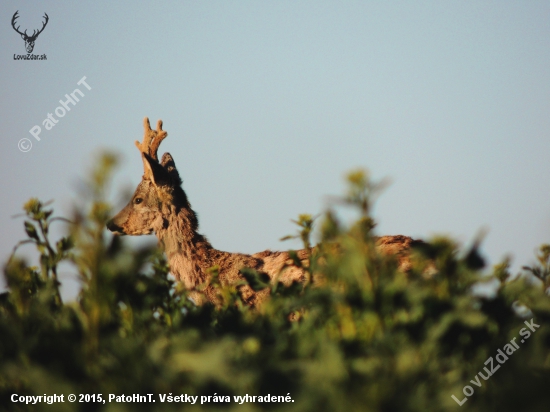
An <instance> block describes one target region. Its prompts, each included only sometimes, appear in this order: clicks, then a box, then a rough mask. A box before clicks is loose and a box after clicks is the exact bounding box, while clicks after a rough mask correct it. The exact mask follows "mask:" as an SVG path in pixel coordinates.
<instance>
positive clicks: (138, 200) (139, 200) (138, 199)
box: [134, 197, 143, 205]
mask: <svg viewBox="0 0 550 412" xmlns="http://www.w3.org/2000/svg"><path fill="white" fill-rule="evenodd" d="M141 202H143V199H142V198H141V197H137V198H136V199H134V203H135V204H136V205H139V204H140V203H141Z"/></svg>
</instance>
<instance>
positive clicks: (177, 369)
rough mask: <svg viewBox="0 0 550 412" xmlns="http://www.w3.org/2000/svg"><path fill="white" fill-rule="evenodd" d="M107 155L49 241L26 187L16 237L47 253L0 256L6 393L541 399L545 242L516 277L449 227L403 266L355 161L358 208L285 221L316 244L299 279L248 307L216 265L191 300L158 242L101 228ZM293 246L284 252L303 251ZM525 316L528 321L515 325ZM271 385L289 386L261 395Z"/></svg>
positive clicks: (11, 405) (223, 399)
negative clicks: (305, 277)
mask: <svg viewBox="0 0 550 412" xmlns="http://www.w3.org/2000/svg"><path fill="white" fill-rule="evenodd" d="M115 164H116V159H115V158H114V157H113V156H110V155H108V156H104V157H103V158H102V160H101V161H100V162H98V167H97V168H96V170H94V171H93V172H92V178H91V179H90V181H89V182H88V191H87V193H88V194H89V197H90V199H89V201H88V202H87V203H86V204H85V205H84V206H82V207H81V208H79V209H78V210H77V211H76V212H75V213H74V216H73V217H72V218H71V219H70V222H71V223H70V224H69V225H68V227H69V229H68V234H67V236H65V237H63V238H61V239H60V240H59V241H57V242H55V243H54V242H53V241H51V240H50V233H49V231H48V228H49V227H50V224H51V223H52V221H54V219H56V218H53V217H52V216H53V213H52V211H51V209H47V206H48V205H47V204H44V203H41V202H40V201H38V200H35V199H33V200H31V201H29V202H28V203H27V204H26V205H25V206H24V210H25V216H26V220H25V222H24V225H25V230H26V233H27V236H28V239H27V240H25V241H23V243H32V244H34V245H35V246H36V247H37V248H38V251H39V253H40V263H39V266H37V267H34V266H28V265H27V263H25V262H24V261H23V260H21V259H18V258H17V257H15V256H13V257H12V258H11V259H10V261H9V262H8V264H7V265H6V266H5V268H4V275H5V277H6V279H7V283H8V288H9V290H8V292H6V293H4V294H2V295H0V409H2V410H7V411H23V410H32V411H37V410H53V409H55V410H60V411H64V410H67V411H73V410H86V411H88V410H89V411H95V410H97V411H99V410H109V411H118V410H120V411H124V410H144V411H145V410H147V411H148V410H151V409H154V410H176V409H181V408H182V407H183V405H181V404H180V403H171V402H167V401H166V399H168V398H167V397H166V396H168V395H170V396H176V395H178V396H179V395H187V396H193V397H197V398H196V399H197V400H196V403H195V404H193V405H190V404H186V405H185V407H189V408H191V409H192V408H194V409H197V410H199V409H203V410H233V409H234V410H264V409H266V410H267V409H269V410H284V411H287V410H288V411H293V410H294V411H308V410H312V411H313V410H315V411H325V410H326V411H339V410H342V411H343V410H346V411H422V412H424V411H455V410H468V411H487V410H499V411H517V410H528V411H539V410H540V411H546V409H547V403H548V395H547V390H546V387H547V383H548V381H549V380H548V378H549V370H550V302H549V297H548V295H547V294H546V291H547V289H548V286H549V284H548V267H549V266H548V262H549V256H550V254H549V253H548V251H549V250H550V249H548V246H543V248H542V249H541V253H540V255H539V262H538V265H536V266H533V267H528V268H526V269H525V270H526V271H525V272H524V273H523V274H522V275H521V276H519V277H516V278H513V277H512V276H510V273H509V266H508V263H507V262H502V263H501V264H499V265H497V266H496V267H495V268H493V269H492V271H488V272H482V269H483V264H484V261H483V258H482V257H481V256H480V254H479V250H478V249H479V245H478V244H477V243H475V244H474V247H473V248H471V249H470V250H469V251H467V252H466V253H462V252H461V251H460V249H459V247H458V246H457V244H456V243H455V242H453V241H452V240H450V239H447V238H435V239H433V240H432V241H430V242H427V243H426V244H424V245H422V247H420V248H418V249H417V250H416V251H415V253H414V257H413V265H412V269H411V270H410V272H408V273H403V272H401V271H399V270H398V268H397V263H396V261H395V260H394V259H393V258H392V257H391V256H386V255H383V254H379V253H378V252H377V249H376V247H375V238H374V233H373V232H374V228H375V224H374V221H373V219H372V217H371V216H370V210H371V208H372V207H371V206H372V201H373V196H374V195H375V194H376V193H377V189H378V188H379V186H380V185H376V184H373V183H371V182H370V180H369V178H368V175H367V174H366V173H364V172H361V171H355V172H353V173H352V174H350V176H349V178H348V185H349V187H348V191H347V193H346V194H345V195H344V197H343V198H341V199H340V200H339V203H344V204H346V205H348V206H351V207H353V208H355V209H357V211H358V213H359V218H358V220H357V221H356V222H355V223H353V224H351V225H349V227H348V226H346V225H345V224H344V223H343V222H341V221H340V220H339V219H338V217H337V214H336V212H335V211H334V210H329V211H327V212H326V213H325V214H324V215H323V216H322V217H320V225H319V233H320V239H319V241H318V242H317V243H316V244H315V245H314V243H315V242H314V241H313V240H312V234H313V228H314V220H315V219H314V218H313V217H312V216H311V215H300V216H299V218H298V219H297V220H296V223H297V225H298V233H297V234H296V235H292V236H291V237H297V238H299V239H301V240H302V242H303V244H304V246H305V247H308V248H309V247H310V246H312V245H314V246H313V247H312V248H311V253H310V255H309V260H308V263H307V266H306V267H305V268H306V269H307V271H308V273H309V275H310V281H307V282H305V283H303V284H293V285H290V286H288V287H285V286H284V285H282V284H281V283H277V284H275V285H271V286H270V287H271V292H272V294H271V298H270V300H269V301H268V302H267V303H265V304H264V305H263V306H262V307H260V308H259V309H255V310H253V309H250V308H249V307H248V306H247V305H245V304H244V303H243V302H242V301H241V300H240V297H239V294H238V293H237V292H236V290H235V288H231V287H226V288H223V287H222V286H221V285H219V283H218V282H217V276H216V275H217V268H215V267H214V268H212V269H211V274H212V280H211V283H210V284H211V285H214V286H216V287H217V288H218V289H219V296H220V304H219V305H217V306H213V305H210V304H206V305H203V306H196V305H195V304H194V303H193V302H192V301H191V300H190V299H189V298H188V295H187V292H186V291H185V290H184V289H183V288H182V287H181V285H179V284H177V283H175V282H174V281H172V280H171V279H170V276H169V268H168V267H167V264H166V261H165V259H164V257H163V255H162V253H161V252H159V251H158V250H155V249H151V248H145V249H141V250H131V249H129V248H128V247H127V246H126V245H125V243H124V242H123V239H122V238H120V237H112V236H110V235H107V234H106V232H105V230H104V227H105V222H106V220H107V217H108V216H109V215H110V213H111V211H110V207H109V205H108V203H107V202H106V200H105V198H106V191H105V188H106V184H107V182H108V181H109V178H110V176H111V174H112V171H113V167H114V166H115ZM294 256H295V257H296V258H295V259H294V260H293V262H292V264H293V265H302V262H301V261H300V260H299V259H297V256H296V255H294ZM61 262H67V263H70V264H71V265H72V267H73V268H74V271H75V272H76V273H77V274H78V276H79V278H80V279H81V282H82V290H81V292H80V294H79V296H78V299H77V300H76V301H75V302H62V301H61V298H60V295H59V279H58V276H57V267H58V265H59V264H60V263H61ZM242 273H243V275H244V277H245V279H246V281H247V282H248V283H249V284H250V286H251V287H253V288H257V289H260V288H263V287H266V286H268V284H267V283H266V280H265V279H263V278H262V276H261V274H259V273H257V272H254V271H252V270H249V269H246V268H244V269H243V271H242ZM533 276H535V277H537V278H539V279H540V280H541V281H542V283H541V282H538V283H537V282H533V281H532V278H533ZM485 282H493V283H494V284H496V285H497V286H496V287H495V290H494V296H492V297H486V296H482V295H476V294H475V293H473V292H472V287H473V286H474V285H477V284H479V283H485ZM541 284H542V287H541ZM518 308H520V309H518ZM529 321H530V322H532V323H531V325H535V324H536V325H537V327H535V326H532V327H533V328H534V330H531V333H530V336H529V338H524V335H522V334H521V331H522V330H523V329H525V328H526V323H525V322H529ZM514 338H515V339H516V343H518V346H519V348H518V349H517V350H515V351H514V352H513V354H509V355H508V359H507V360H506V362H505V363H502V364H499V365H500V368H499V369H498V371H496V372H495V373H493V374H492V375H491V376H488V373H487V372H486V371H485V370H484V368H485V367H487V365H488V364H487V363H486V362H487V360H488V359H489V358H490V357H492V358H495V357H496V355H497V354H498V353H499V352H498V350H502V348H504V347H505V345H507V344H508V343H510V341H511V340H513V339H514ZM521 338H523V339H524V341H523V342H520V339H521ZM479 373H481V374H483V376H487V377H488V379H487V380H485V379H483V378H482V379H480V378H479V376H480V375H479ZM477 381H479V386H478V385H477V384H475V383H472V382H477ZM465 386H470V387H471V388H472V390H473V392H472V393H471V394H470V395H467V394H468V393H470V390H469V389H464V388H465ZM13 394H17V396H39V395H44V394H47V395H51V394H63V395H64V396H65V402H63V403H56V404H55V405H48V404H47V403H37V404H35V405H30V404H29V405H27V404H24V403H20V402H12V395H13ZM68 394H77V395H78V394H102V399H104V400H106V402H105V403H103V402H88V403H79V402H78V401H77V402H75V403H71V402H68V401H67V396H68ZM109 394H111V395H116V396H120V395H133V394H140V395H147V394H152V396H153V399H155V400H156V402H155V403H154V404H152V403H150V402H141V403H132V404H127V403H121V402H115V400H112V401H111V402H109V401H108V399H109ZM160 395H162V396H165V397H164V398H161V397H160ZM245 395H249V396H250V397H252V396H256V400H255V401H254V402H252V401H250V400H251V399H252V398H250V399H249V398H246V399H249V400H248V401H246V402H245V401H244V400H243V399H244V398H240V397H243V396H245ZM266 395H270V396H275V397H281V398H283V399H288V401H285V402H263V401H261V402H260V401H258V398H257V397H258V396H261V397H262V399H264V400H265V398H263V397H265V396H266ZM208 396H210V399H208ZM287 396H288V398H287ZM453 396H454V397H455V398H456V399H457V400H458V401H460V402H463V403H462V406H459V404H458V401H457V400H455V399H454V398H453ZM202 397H204V398H202ZM237 397H239V398H237ZM281 398H277V399H281ZM115 399H116V398H115ZM161 399H164V402H162V401H161ZM182 399H193V398H185V397H184V398H182ZM201 399H206V400H205V401H204V402H203V403H202V404H201ZM464 399H466V400H465V401H464ZM290 400H292V401H290ZM241 401H242V402H241Z"/></svg>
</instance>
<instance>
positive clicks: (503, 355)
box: [451, 319, 540, 406]
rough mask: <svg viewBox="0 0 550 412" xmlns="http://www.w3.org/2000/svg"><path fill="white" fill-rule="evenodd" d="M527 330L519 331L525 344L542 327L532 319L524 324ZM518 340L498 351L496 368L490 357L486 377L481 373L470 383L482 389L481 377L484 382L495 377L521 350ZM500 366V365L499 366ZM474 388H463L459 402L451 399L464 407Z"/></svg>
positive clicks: (455, 398) (486, 362)
mask: <svg viewBox="0 0 550 412" xmlns="http://www.w3.org/2000/svg"><path fill="white" fill-rule="evenodd" d="M524 323H525V325H526V326H527V328H529V329H527V328H522V329H521V330H520V331H519V334H520V335H521V337H522V339H521V343H523V342H525V341H526V340H527V339H529V337H530V336H531V333H534V332H535V331H536V330H537V329H538V328H540V325H537V324H536V323H534V319H531V320H530V321H525V322H524ZM516 339H517V338H514V339H512V340H511V341H510V342H509V343H507V344H506V345H504V347H503V348H502V349H499V350H497V355H496V356H495V359H496V360H497V362H498V363H497V364H496V366H495V363H494V360H493V357H492V356H489V359H487V360H486V361H485V362H484V363H483V364H484V365H488V364H489V363H490V367H491V370H488V369H487V367H484V368H483V370H484V371H485V373H486V374H487V375H484V374H483V372H481V371H479V372H478V373H477V375H476V376H475V379H472V380H471V381H470V383H472V384H473V385H475V386H477V387H478V388H481V380H480V379H479V377H480V376H481V377H482V378H483V380H484V381H486V380H488V379H489V378H490V377H491V376H493V375H494V373H495V372H496V371H497V370H499V369H500V365H502V364H504V362H506V361H507V360H508V356H510V355H511V354H512V353H514V352H515V351H517V350H518V349H519V344H518V343H516ZM499 364H500V365H499ZM474 392H475V391H474V388H473V387H472V386H470V385H466V386H464V388H462V393H464V399H462V400H458V399H457V397H456V396H454V395H451V398H453V399H454V401H455V402H456V403H458V405H459V406H462V405H464V402H466V401H467V400H468V397H470V396H472V395H473V394H474Z"/></svg>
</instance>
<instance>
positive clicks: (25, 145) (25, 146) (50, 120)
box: [17, 76, 92, 152]
mask: <svg viewBox="0 0 550 412" xmlns="http://www.w3.org/2000/svg"><path fill="white" fill-rule="evenodd" d="M76 84H78V85H79V86H81V85H82V86H84V87H86V89H88V90H92V88H91V86H90V85H89V84H88V83H86V76H84V77H82V79H80V80H79V81H78V82H77V83H76ZM77 95H79V96H77ZM79 97H80V98H82V97H84V93H83V92H82V90H80V89H78V88H77V89H74V90H73V92H72V93H70V94H65V99H66V100H65V101H64V100H63V99H61V100H59V103H60V104H61V106H58V107H56V108H55V110H54V111H53V113H55V115H56V116H57V117H58V118H59V119H60V118H62V117H64V116H65V115H66V114H67V112H70V111H71V108H70V107H69V104H72V105H73V106H76V104H77V103H78V102H79V101H80V99H79ZM53 113H48V115H47V116H46V118H45V119H44V120H43V121H42V126H44V128H45V129H46V130H52V129H53V128H54V127H55V125H56V124H57V123H59V120H58V119H56V118H55V116H54V115H53ZM29 133H30V134H31V135H32V137H34V138H35V139H36V140H37V141H40V133H42V128H41V127H40V126H38V125H35V126H33V127H32V129H31V130H29ZM17 146H18V147H19V150H21V151H22V152H28V151H29V150H31V148H32V142H31V141H30V140H29V139H27V138H23V139H21V140H19V143H18V144H17Z"/></svg>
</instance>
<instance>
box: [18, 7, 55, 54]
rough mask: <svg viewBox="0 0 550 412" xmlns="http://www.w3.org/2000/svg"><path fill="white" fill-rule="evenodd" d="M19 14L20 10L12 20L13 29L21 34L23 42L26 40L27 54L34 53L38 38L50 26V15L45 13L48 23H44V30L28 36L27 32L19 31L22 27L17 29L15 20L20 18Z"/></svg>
mask: <svg viewBox="0 0 550 412" xmlns="http://www.w3.org/2000/svg"><path fill="white" fill-rule="evenodd" d="M17 13H19V10H17V11H16V12H15V13H14V15H13V17H12V19H11V25H12V27H13V29H14V30H15V31H16V32H17V33H19V34H20V35H21V38H22V39H23V40H25V48H26V49H27V53H32V51H33V49H34V42H35V41H36V38H37V37H38V35H39V34H40V33H42V32H43V31H44V28H45V27H46V25H47V24H48V20H49V19H50V18H49V17H48V15H47V14H46V13H44V18H45V19H46V21H45V22H44V23H42V28H41V29H40V30H38V31H36V30H34V31H33V32H32V35H30V36H29V35H28V34H27V30H25V32H24V33H22V32H20V31H19V27H20V26H17V27H15V20H17V18H18V17H19V16H18V14H17Z"/></svg>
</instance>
